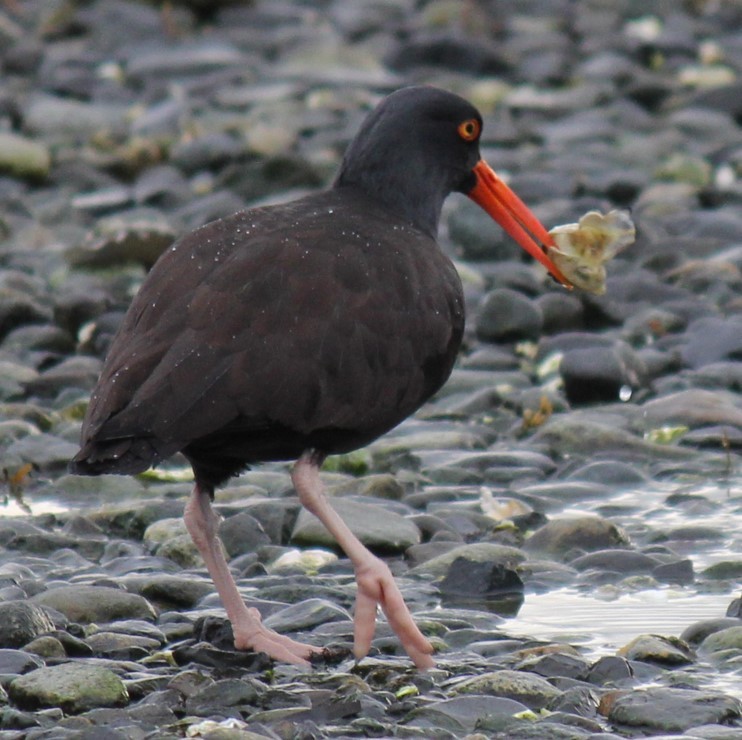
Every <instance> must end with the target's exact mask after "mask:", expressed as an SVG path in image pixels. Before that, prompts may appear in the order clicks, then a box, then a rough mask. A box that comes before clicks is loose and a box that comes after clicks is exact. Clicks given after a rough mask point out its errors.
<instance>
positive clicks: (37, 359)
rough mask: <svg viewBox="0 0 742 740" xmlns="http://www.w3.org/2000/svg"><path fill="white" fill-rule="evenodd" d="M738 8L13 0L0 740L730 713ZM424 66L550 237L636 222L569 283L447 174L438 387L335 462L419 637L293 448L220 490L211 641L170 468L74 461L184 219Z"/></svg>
mask: <svg viewBox="0 0 742 740" xmlns="http://www.w3.org/2000/svg"><path fill="white" fill-rule="evenodd" d="M741 29H742V4H740V3H739V2H738V1H737V0H726V1H725V0H717V1H716V2H713V1H708V2H704V1H703V0H696V2H690V1H688V2H678V1H677V0H674V1H670V0H666V1H664V2H663V1H662V0H643V2H641V3H639V2H634V1H633V0H616V1H615V2H611V3H605V2H599V1H598V0H593V1H592V2H590V1H588V0H572V1H570V0H561V1H559V0H557V1H551V0H549V1H547V0H526V1H523V0H520V1H519V2H515V1H514V0H511V1H508V0H502V1H499V2H497V3H486V2H474V1H471V2H454V1H453V0H437V1H435V0H434V1H432V2H413V1H412V0H370V1H368V2H348V1H347V0H346V1H343V0H336V1H335V2H311V3H310V2H281V0H278V1H273V2H267V1H265V0H264V1H262V2H261V1H256V2H210V3H207V2H199V1H198V0H192V1H191V2H185V1H183V2H172V3H165V4H161V3H145V2H135V1H134V0H91V1H84V0H78V1H76V0H51V1H49V0H24V2H17V1H11V0H7V1H6V2H5V3H3V4H2V5H0V64H2V71H3V74H2V77H0V122H1V123H2V126H0V370H1V371H0V450H1V451H2V458H1V464H0V467H1V468H2V469H3V470H4V477H5V489H4V493H5V497H6V501H5V507H4V508H3V509H0V513H2V514H3V516H2V518H0V740H6V739H7V740H16V738H18V739H20V738H32V739H40V738H44V739H46V738H51V739H56V738H63V739H67V738H70V739H73V738H74V739H76V738H85V739H88V740H92V739H93V738H96V739H97V738H105V739H108V738H111V739H112V740H119V739H127V740H140V739H143V738H158V739H159V738H176V737H184V736H187V737H205V738H213V739H214V740H217V739H218V740H225V739H229V740H231V739H232V738H235V739H244V740H249V739H256V738H282V739H284V738H285V739H289V738H302V739H303V740H304V739H305V740H309V739H310V738H325V737H327V738H340V737H420V738H442V739H444V738H463V737H467V738H470V740H473V739H474V738H508V739H515V740H519V739H521V738H523V739H526V738H534V739H536V738H538V740H542V739H545V740H550V739H551V738H555V739H562V738H570V739H576V740H582V739H583V738H601V739H605V740H608V738H613V737H648V736H653V737H657V736H660V737H681V736H682V737H684V738H703V739H705V740H731V739H732V738H739V737H742V606H741V605H740V598H739V594H740V584H741V582H742V559H740V555H739V553H740V551H742V526H741V525H740V514H742V495H741V494H740V490H741V489H740V483H741V482H742V474H740V467H739V451H740V449H742V397H741V396H740V390H741V389H742V364H740V358H742V292H741V288H742V208H740V206H741V205H742V185H741V184H740V175H741V174H742V135H741V131H740V123H741V122H742V30H741ZM413 83H414V84H418V83H431V84H435V85H437V86H440V87H444V88H447V89H450V90H452V91H454V92H457V93H459V94H461V95H463V96H465V97H467V98H468V99H470V100H472V101H473V102H474V103H476V104H477V106H478V107H479V108H480V109H481V110H482V112H483V114H484V116H485V130H484V134H483V139H482V141H483V154H484V155H485V157H486V158H487V160H488V161H489V162H490V163H492V164H493V166H495V168H496V169H497V170H498V171H499V172H500V174H501V175H503V176H504V177H506V178H507V179H508V181H509V183H510V184H511V186H512V187H513V188H514V189H515V190H516V191H517V192H518V193H519V195H520V196H521V197H522V198H523V199H524V200H525V201H526V202H527V203H528V205H529V206H530V207H531V208H532V209H533V210H534V212H535V213H536V214H537V215H538V216H539V218H540V219H541V220H542V221H543V222H544V223H545V224H546V225H547V226H548V227H552V226H555V225H557V224H562V223H567V222H572V221H576V220H577V219H578V218H579V216H581V215H582V214H583V213H585V212H586V211H588V210H590V209H593V208H597V209H600V210H603V211H606V210H608V209H610V208H615V207H620V208H629V209H631V212H632V216H633V218H634V220H635V222H636V224H637V230H638V237H637V242H636V244H635V245H634V246H632V247H631V248H630V249H628V250H627V251H626V252H624V253H622V254H621V255H620V256H619V257H618V258H617V259H616V260H615V261H614V262H612V263H611V264H610V265H609V279H608V286H607V287H608V289H607V292H606V294H605V295H604V296H600V297H595V296H590V295H586V294H581V293H573V294H568V293H566V292H564V291H563V290H561V289H560V288H558V286H555V285H554V284H552V283H551V282H550V281H548V280H547V279H546V278H545V276H544V275H543V273H542V272H540V271H539V269H538V268H537V267H535V266H534V265H533V264H531V263H527V262H525V261H524V259H525V258H524V257H523V256H522V255H521V254H519V252H520V250H518V248H517V247H516V246H515V245H514V244H513V243H512V242H511V241H510V240H509V239H508V238H506V237H505V236H504V235H503V234H502V233H501V232H500V231H499V230H498V229H497V227H496V226H494V225H493V224H491V223H490V222H489V220H488V218H487V217H486V216H485V215H484V214H482V213H480V212H479V211H478V210H477V208H476V207H475V206H473V205H472V204H471V203H470V202H469V201H467V200H466V199H465V198H460V197H453V198H451V199H449V202H448V203H447V204H446V208H445V211H444V217H443V222H442V224H441V234H440V242H441V244H442V246H443V248H444V249H445V250H446V251H447V252H448V253H449V254H450V255H451V256H452V257H453V258H454V259H455V260H456V263H457V266H458V268H459V270H460V273H461V276H462V279H463V281H464V285H465V291H466V300H467V309H468V323H467V334H466V339H465V346H464V349H463V351H462V354H461V357H460V359H459V362H458V364H457V367H456V369H455V371H454V373H453V375H452V378H451V380H450V381H449V383H448V384H447V385H446V387H445V388H444V389H443V390H442V391H441V392H440V393H439V394H438V395H437V396H436V397H435V398H434V399H433V400H432V401H431V402H430V403H429V404H427V405H426V406H425V407H424V408H423V409H421V410H420V412H419V413H418V414H417V415H416V416H415V417H414V418H413V419H410V420H408V421H407V422H405V423H404V424H402V425H401V426H400V427H399V428H397V429H396V430H394V431H393V432H392V433H390V434H389V435H387V436H385V437H384V438H382V439H380V440H378V441H377V442H375V443H374V444H372V445H371V446H370V447H369V448H368V449H367V450H364V451H360V452H358V453H354V454H351V455H348V456H344V457H340V458H334V459H331V460H329V461H328V463H327V464H326V467H325V473H324V476H325V480H326V483H327V485H328V488H329V490H330V492H331V494H332V495H333V496H334V501H335V504H336V506H337V508H338V509H339V510H340V511H341V512H342V513H343V515H344V517H345V518H346V520H347V521H348V522H349V523H350V524H351V527H352V528H353V529H354V531H355V532H356V533H357V534H358V535H359V537H361V539H362V540H363V541H364V542H366V543H367V544H368V545H369V547H371V548H372V549H373V550H374V551H376V552H378V553H380V554H382V555H383V556H385V557H386V558H387V560H388V562H389V564H390V566H391V567H392V569H393V571H394V572H395V574H396V575H397V576H398V579H399V581H400V583H401V584H402V586H403V589H404V592H405V596H406V598H407V599H408V603H409V604H410V607H411V609H412V611H413V612H414V614H415V617H416V619H417V621H418V623H419V624H420V625H421V628H422V629H423V631H424V632H425V633H426V635H428V636H429V637H430V639H431V640H432V641H433V643H434V644H435V647H436V651H437V666H436V668H434V669H432V670H430V671H427V672H425V673H420V672H417V671H415V670H413V669H412V667H411V664H410V662H409V660H408V659H407V658H406V656H405V655H404V654H403V653H402V652H401V651H400V649H399V646H398V644H397V641H396V639H394V637H393V635H391V633H390V632H389V630H388V629H387V628H386V625H384V624H383V623H382V624H380V626H379V631H378V635H377V638H376V640H375V641H374V646H373V652H372V655H370V656H369V657H368V658H367V659H365V660H363V661H362V662H361V663H360V664H358V665H356V664H355V663H354V661H353V660H352V658H351V656H350V652H349V648H350V645H351V643H352V622H351V617H350V615H351V614H352V605H353V573H352V568H351V567H350V565H349V563H348V561H347V559H345V558H344V557H341V556H339V555H338V553H337V552H336V551H335V550H334V548H333V543H332V542H331V541H329V540H328V539H327V537H326V534H325V532H324V530H323V529H322V528H321V527H318V526H317V523H316V521H315V520H313V518H312V517H311V516H309V515H307V514H306V513H305V512H301V511H300V510H299V506H298V502H297V500H296V497H295V496H294V494H293V491H292V490H291V484H290V478H289V474H288V467H287V466H285V465H275V464H274V465H266V466H261V467H260V468H257V469H255V470H252V471H249V472H247V473H245V474H244V475H243V476H241V477H240V478H238V479H235V480H234V481H232V483H231V484H230V485H229V486H228V487H227V488H226V489H224V490H222V491H220V492H219V493H218V495H217V507H218V509H219V511H220V512H221V514H222V515H223V516H224V523H223V525H222V531H221V534H222V538H223V541H224V544H225V548H226V551H227V553H228V555H229V558H230V563H231V566H232V568H233V571H234V573H235V574H236V576H238V578H239V585H240V587H241V589H242V591H243V594H244V596H245V598H246V600H247V601H248V602H249V603H251V604H253V605H255V606H259V607H260V609H261V611H262V613H263V614H264V616H265V617H266V622H267V623H268V624H269V625H270V626H271V627H273V628H274V629H276V630H278V631H279V632H287V633H291V634H296V635H298V636H299V638H300V639H301V640H303V641H307V642H312V643H314V644H325V645H328V646H329V648H328V650H327V651H326V654H325V656H324V659H323V660H320V661H318V662H317V664H316V665H315V666H314V667H313V668H312V670H310V671H308V670H303V669H299V668H296V667H292V666H285V665H275V664H271V663H270V661H268V660H267V659H266V658H265V656H263V655H260V654H254V653H240V652H236V651H234V649H233V646H232V642H231V632H230V629H229V626H228V623H226V622H225V620H224V618H223V611H222V609H221V607H220V604H219V601H218V599H217V597H216V595H215V593H214V592H213V587H212V585H211V582H210V580H209V579H208V577H207V576H206V572H205V569H204V568H203V564H202V563H201V562H200V561H199V558H198V554H197V552H196V551H195V549H194V548H193V546H192V544H191V542H190V539H189V538H188V536H187V535H186V532H185V529H184V526H183V524H182V520H181V519H180V516H181V514H182V509H183V503H184V500H185V498H186V496H187V495H188V492H189V489H190V484H189V482H188V469H187V466H186V465H185V463H184V461H183V460H179V459H173V460H172V461H170V462H169V463H168V464H167V465H164V466H163V467H162V468H161V469H158V470H157V471H154V472H153V473H151V474H147V475H145V476H140V477H138V478H137V479H132V478H120V477H115V476H104V477H101V478H92V479H83V478H78V477H74V476H69V475H67V474H66V465H67V461H68V460H69V458H70V457H71V456H72V455H73V454H74V453H75V451H76V450H77V438H78V434H79V426H80V420H81V418H82V414H83V412H84V408H85V404H86V403H87V398H88V395H89V393H90V390H91V388H92V386H93V384H94V382H95V379H96V377H97V374H98V371H99V369H100V366H101V358H102V357H103V356H104V354H105V351H106V348H107V346H108V344H109V342H110V339H111V336H112V334H113V332H114V331H115V328H116V326H117V324H118V322H119V320H120V319H121V317H122V315H123V312H124V311H125V309H126V306H127V305H128V302H129V301H130V299H131V296H132V295H133V293H134V291H135V290H136V288H137V286H138V285H139V284H140V282H141V280H142V278H143V276H144V274H145V273H146V270H147V269H148V267H149V266H151V265H152V263H153V262H154V261H155V260H156V259H157V256H158V255H159V254H160V253H161V252H162V251H163V250H164V249H165V248H167V246H168V245H169V244H170V243H171V242H172V240H173V239H174V238H176V236H178V235H179V234H182V233H183V232H185V231H187V230H189V229H192V228H194V227H196V226H198V225H200V224H203V223H205V222H207V221H209V220H212V219H214V218H218V217H220V216H223V215H227V214H229V213H232V212H234V211H236V210H239V209H240V208H243V207H245V206H250V205H254V204H258V203H261V204H262V203H267V202H276V201H280V200H285V199H289V198H291V197H295V196H296V195H298V194H302V193H305V192H309V191H311V190H314V189H317V188H321V187H323V186H325V185H326V184H328V183H329V182H330V180H331V178H332V176H333V173H334V171H335V168H336V167H337V165H338V163H339V161H340V157H341V156H342V152H343V149H344V147H345V146H346V144H347V143H348V141H349V139H350V137H351V136H352V135H353V133H354V132H355V130H356V129H357V127H358V125H359V123H360V121H361V120H362V118H363V116H364V115H365V114H366V112H367V111H368V110H369V109H370V108H371V107H372V106H373V105H374V104H375V103H376V102H377V101H378V100H380V99H381V97H383V96H384V95H385V94H387V93H388V92H390V91H392V90H394V89H396V88H398V87H400V86H403V85H407V84H413Z"/></svg>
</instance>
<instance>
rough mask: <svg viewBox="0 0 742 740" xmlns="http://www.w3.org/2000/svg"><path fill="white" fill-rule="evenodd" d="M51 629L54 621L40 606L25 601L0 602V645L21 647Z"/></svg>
mask: <svg viewBox="0 0 742 740" xmlns="http://www.w3.org/2000/svg"><path fill="white" fill-rule="evenodd" d="M53 629H54V623H53V622H52V620H51V619H50V618H49V615H48V613H47V612H46V610H45V609H44V608H43V607H41V606H36V605H34V604H30V603H28V602H27V601H6V602H4V603H0V647H3V648H17V647H22V646H23V645H25V644H26V643H28V642H30V641H31V640H33V639H34V638H36V637H38V636H39V635H42V634H44V633H45V632H51V631H52V630H53Z"/></svg>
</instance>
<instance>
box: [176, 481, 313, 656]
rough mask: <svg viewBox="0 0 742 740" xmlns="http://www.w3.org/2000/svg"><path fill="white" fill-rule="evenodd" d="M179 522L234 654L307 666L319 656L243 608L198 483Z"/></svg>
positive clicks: (207, 500) (215, 521) (215, 522)
mask: <svg viewBox="0 0 742 740" xmlns="http://www.w3.org/2000/svg"><path fill="white" fill-rule="evenodd" d="M183 519H184V520H185V525H186V528H187V529H188V531H189V532H190V534H191V537H192V538H193V542H194V543H195V545H196V547H197V548H198V551H199V552H200V553H201V557H202V558H203V559H204V562H205V563H206V567H207V569H208V571H209V574H210V575H211V579H212V580H213V581H214V585H215V586H216V590H217V592H218V593H219V596H220V598H221V600H222V604H223V605H224V608H225V609H226V611H227V617H229V621H230V622H231V623H232V632H233V633H234V644H235V647H236V648H237V649H238V650H248V649H252V650H256V651H259V652H263V653H267V654H268V655H270V656H271V658H274V659H275V660H281V661H285V662H287V663H296V664H297V665H305V666H308V665H309V661H308V658H309V656H310V655H311V654H312V653H319V652H321V651H322V649H321V648H317V647H313V646H312V645H304V644H302V643H300V642H296V641H295V640H292V639H291V638H289V637H286V636H284V635H279V634H278V633H277V632H274V631H273V630H269V629H267V628H266V627H264V626H263V625H262V623H261V621H260V613H259V612H258V610H257V609H254V608H250V609H248V608H247V607H246V606H245V602H244V601H243V600H242V596H240V592H239V591H238V590H237V584H236V583H235V582H234V578H233V577H232V573H231V572H230V570H229V566H228V565H227V561H226V560H225V558H224V552H223V551H222V546H221V542H220V541H219V534H218V526H219V517H218V516H217V514H216V513H215V512H214V510H213V509H212V508H211V496H210V495H209V493H208V491H204V490H202V489H201V488H200V487H199V485H198V483H197V484H196V486H195V488H194V489H193V493H192V494H191V498H190V499H189V500H188V503H187V504H186V507H185V512H184V514H183Z"/></svg>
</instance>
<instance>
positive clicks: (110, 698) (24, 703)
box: [8, 663, 129, 714]
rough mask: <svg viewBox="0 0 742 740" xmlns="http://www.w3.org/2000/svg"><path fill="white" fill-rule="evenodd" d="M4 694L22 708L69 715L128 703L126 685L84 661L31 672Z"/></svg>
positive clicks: (101, 667) (16, 681) (11, 685)
mask: <svg viewBox="0 0 742 740" xmlns="http://www.w3.org/2000/svg"><path fill="white" fill-rule="evenodd" d="M8 693H9V695H10V697H11V699H12V700H13V701H14V702H16V703H17V704H18V706H20V707H21V708H24V709H38V708H43V707H59V708H61V709H62V710H64V711H65V712H69V713H71V714H77V713H80V712H86V711H88V710H90V709H94V708H96V707H122V706H126V705H127V704H128V703H129V695H128V693H127V691H126V687H125V686H124V684H123V682H122V680H121V679H120V678H119V677H118V676H117V675H116V674H115V673H114V672H113V671H111V670H109V669H108V668H104V667H103V666H99V665H90V664H87V663H62V664H60V665H56V666H51V667H48V668H39V669H38V670H35V671H31V673H27V674H25V675H23V676H19V677H18V678H16V679H14V680H13V681H11V683H10V686H9V687H8Z"/></svg>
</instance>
